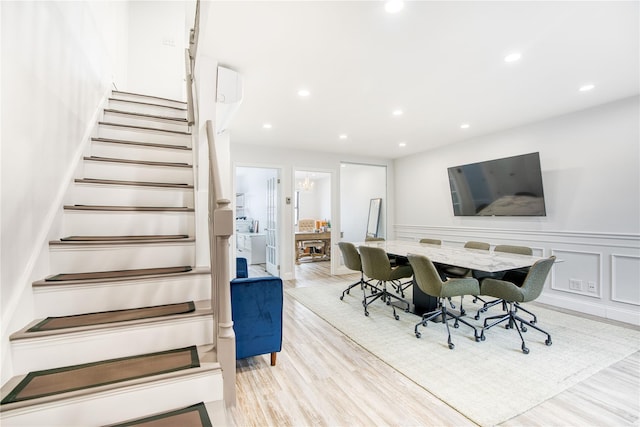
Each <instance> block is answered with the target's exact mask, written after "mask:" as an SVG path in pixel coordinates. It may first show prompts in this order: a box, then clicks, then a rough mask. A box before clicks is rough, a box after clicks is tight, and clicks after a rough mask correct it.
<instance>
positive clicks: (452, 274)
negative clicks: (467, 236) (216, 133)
mask: <svg viewBox="0 0 640 427" xmlns="http://www.w3.org/2000/svg"><path fill="white" fill-rule="evenodd" d="M464 247H465V248H467V249H479V250H482V251H488V250H489V248H490V247H491V245H489V244H488V243H485V242H476V241H473V240H470V241H468V242H467V243H465V244H464ZM442 273H443V274H444V275H445V277H448V278H451V279H458V278H462V277H469V276H473V271H472V270H470V269H468V268H462V267H456V266H451V265H449V266H445V267H443V268H442ZM476 279H477V277H476ZM462 300H463V297H460V315H461V316H464V315H465V314H466V312H465V310H464V308H463V307H462ZM478 300H480V301H482V302H483V303H484V302H485V301H484V300H483V299H482V298H480V297H478V296H477V295H475V296H474V297H473V302H474V303H475V302H476V301H478ZM451 307H452V308H455V306H454V305H453V304H451Z"/></svg>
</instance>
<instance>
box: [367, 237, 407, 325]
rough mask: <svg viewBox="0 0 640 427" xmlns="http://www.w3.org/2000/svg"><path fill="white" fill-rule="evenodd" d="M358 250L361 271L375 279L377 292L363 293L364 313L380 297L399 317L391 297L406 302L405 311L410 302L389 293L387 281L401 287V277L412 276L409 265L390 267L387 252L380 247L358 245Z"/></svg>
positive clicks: (395, 315)
mask: <svg viewBox="0 0 640 427" xmlns="http://www.w3.org/2000/svg"><path fill="white" fill-rule="evenodd" d="M358 250H359V251H360V259H361V260H362V271H364V274H365V276H367V277H368V278H370V279H373V280H377V284H376V289H377V292H375V293H372V294H371V295H367V294H366V292H365V294H364V299H363V300H362V305H363V306H364V315H365V316H368V315H369V311H368V310H367V307H368V306H369V305H371V303H372V302H373V301H375V300H377V299H380V300H382V301H384V302H385V303H387V305H391V306H392V307H393V317H394V318H395V319H396V320H398V319H400V316H398V315H397V314H396V308H395V305H392V304H391V298H395V299H396V300H398V301H399V302H401V303H402V304H403V305H405V304H406V308H405V311H409V307H410V304H409V302H408V301H406V300H404V299H403V298H401V297H399V296H397V295H394V294H392V293H390V292H389V291H388V290H387V283H391V285H392V286H393V287H395V288H396V289H397V288H398V287H400V288H402V286H404V284H403V283H402V279H406V278H409V277H411V276H413V270H412V269H411V266H410V265H408V264H407V265H398V266H396V267H392V266H391V261H390V260H389V257H388V256H387V253H386V252H385V250H384V249H382V248H376V247H370V246H360V248H358ZM409 284H410V282H409ZM370 286H373V285H370Z"/></svg>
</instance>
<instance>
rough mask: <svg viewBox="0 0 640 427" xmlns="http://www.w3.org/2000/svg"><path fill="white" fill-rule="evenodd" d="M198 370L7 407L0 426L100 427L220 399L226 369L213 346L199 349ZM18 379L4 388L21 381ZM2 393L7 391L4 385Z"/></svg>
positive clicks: (70, 393)
mask: <svg viewBox="0 0 640 427" xmlns="http://www.w3.org/2000/svg"><path fill="white" fill-rule="evenodd" d="M198 354H199V357H200V367H198V368H191V369H185V370H182V371H176V372H171V373H167V374H161V375H155V376H151V377H145V378H139V379H135V380H130V381H124V382H120V383H114V384H109V385H104V386H99V387H93V388H89V389H84V390H79V391H73V392H68V393H63V394H59V395H55V396H48V397H42V398H37V399H31V400H27V401H23V402H16V403H10V404H5V405H3V410H2V412H0V424H1V425H2V426H3V427H13V426H47V427H57V426H64V427H68V426H71V425H74V426H97V425H105V424H114V423H117V422H120V421H123V420H128V419H133V418H140V417H143V416H146V415H148V414H154V413H159V412H165V411H167V410H171V409H178V408H182V407H186V406H189V405H193V404H195V403H198V402H203V401H204V402H212V401H219V400H221V399H222V397H223V396H222V370H221V368H220V364H219V363H218V362H215V360H217V355H216V354H215V350H214V349H212V346H211V345H208V346H199V347H198ZM20 379H21V378H20V377H15V378H14V379H13V380H12V381H10V382H9V383H7V385H6V386H14V385H15V384H17V382H18V381H20ZM3 389H4V387H3Z"/></svg>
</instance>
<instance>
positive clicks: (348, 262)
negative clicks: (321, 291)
mask: <svg viewBox="0 0 640 427" xmlns="http://www.w3.org/2000/svg"><path fill="white" fill-rule="evenodd" d="M338 247H339V248H340V251H341V252H342V259H343V260H344V265H345V267H347V268H348V269H349V270H354V271H358V272H360V280H358V281H357V282H355V283H354V284H352V285H349V287H348V288H347V289H345V290H344V291H342V295H341V296H340V299H341V300H342V299H344V296H345V294H348V293H349V291H350V290H351V288H353V287H355V286H358V285H360V288H361V289H363V290H364V287H365V286H367V285H368V282H367V281H366V280H364V272H363V271H362V261H361V260H360V254H359V253H358V249H356V245H354V244H353V243H349V242H338Z"/></svg>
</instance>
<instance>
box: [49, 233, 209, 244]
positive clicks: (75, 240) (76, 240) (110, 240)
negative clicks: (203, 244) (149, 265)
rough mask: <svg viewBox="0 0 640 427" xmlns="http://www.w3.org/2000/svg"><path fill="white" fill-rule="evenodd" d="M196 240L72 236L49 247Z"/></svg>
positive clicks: (186, 237) (191, 238)
mask: <svg viewBox="0 0 640 427" xmlns="http://www.w3.org/2000/svg"><path fill="white" fill-rule="evenodd" d="M195 241H196V239H195V238H193V237H190V236H188V235H186V234H185V235H175V236H169V235H168V236H166V237H165V236H70V237H68V238H62V239H60V240H51V241H50V242H49V246H79V247H87V246H100V245H107V246H108V245H111V246H117V245H146V244H167V243H169V244H171V243H193V242H195Z"/></svg>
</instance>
